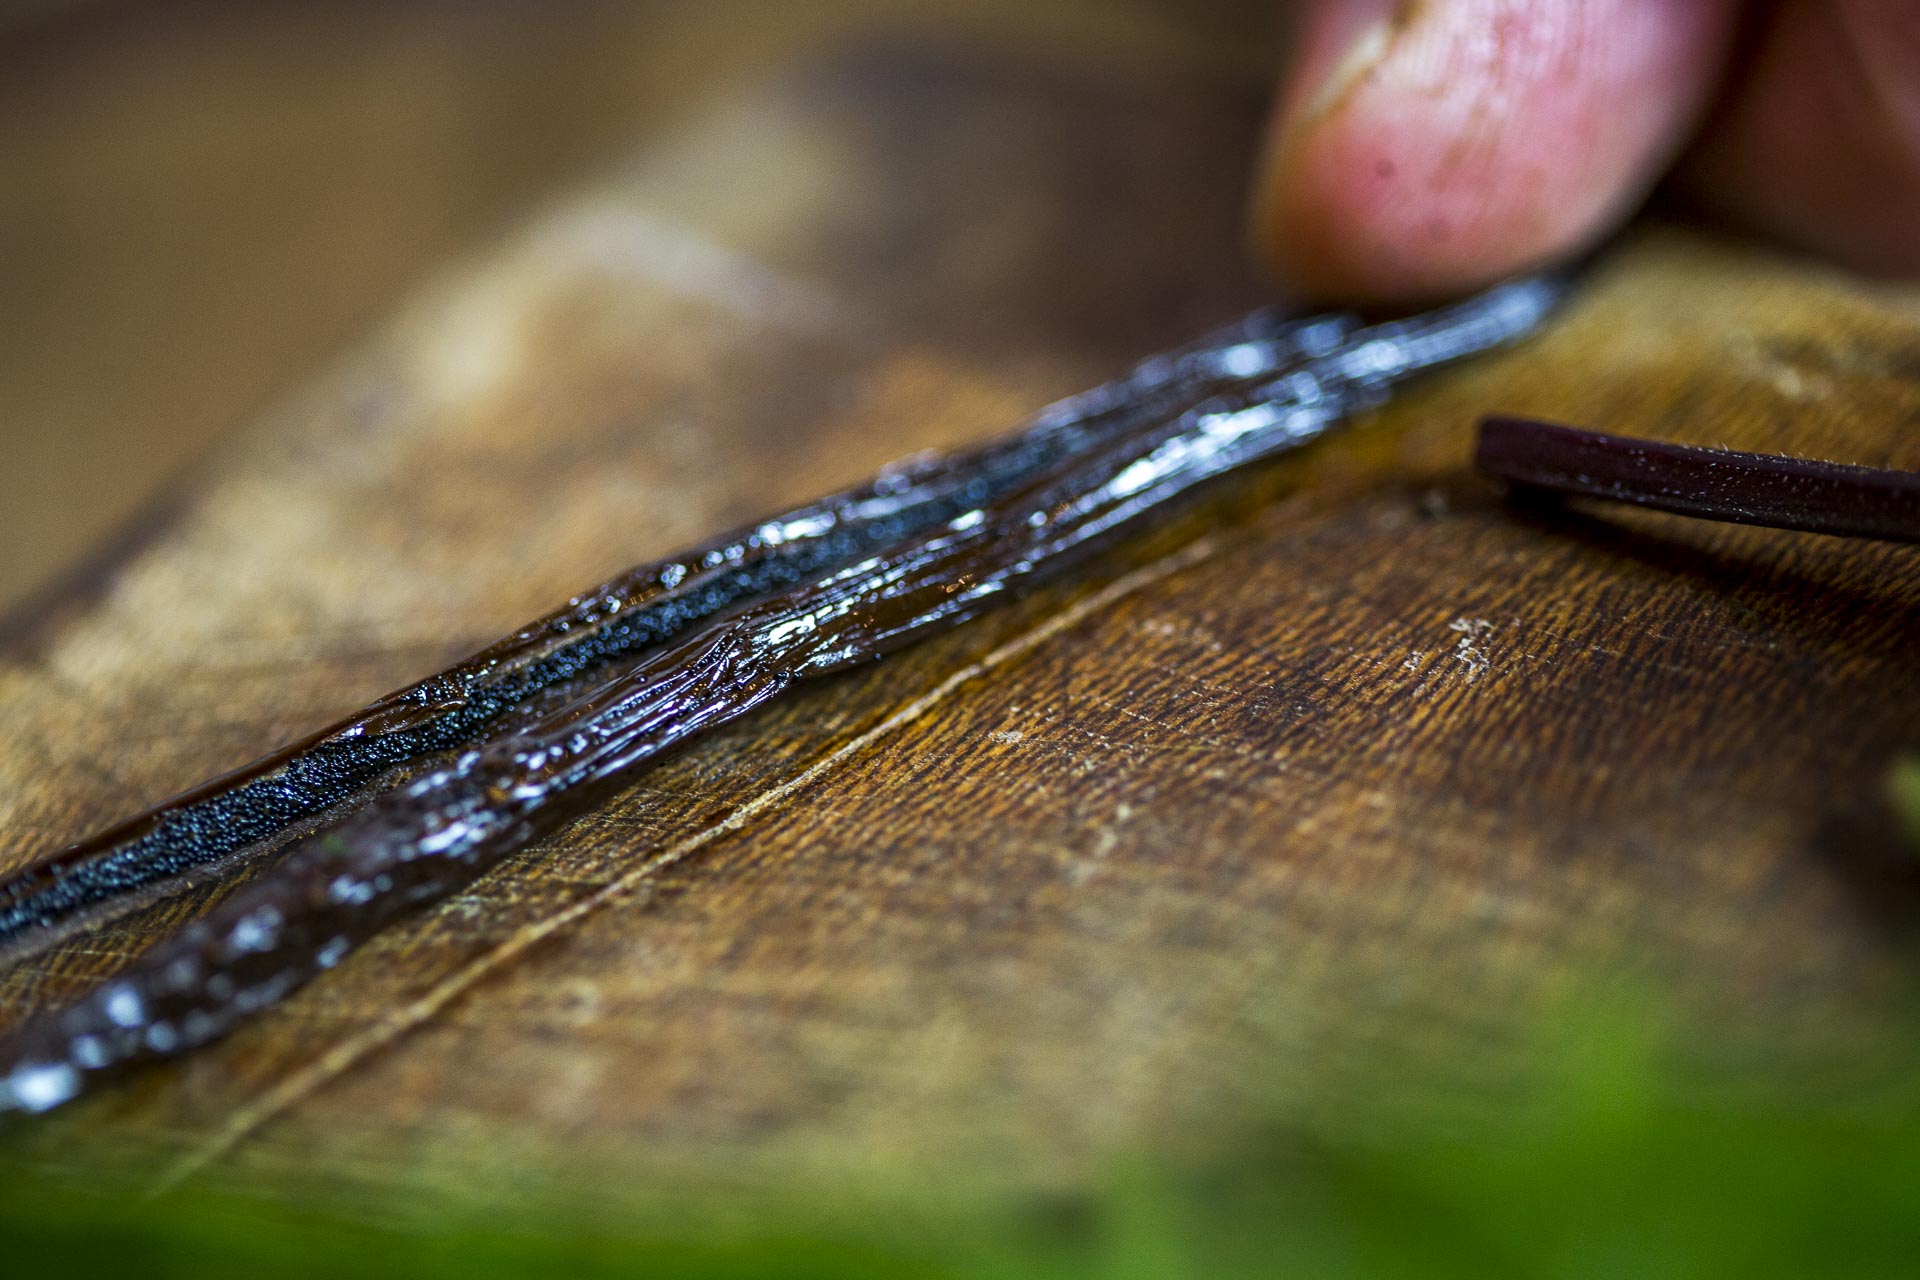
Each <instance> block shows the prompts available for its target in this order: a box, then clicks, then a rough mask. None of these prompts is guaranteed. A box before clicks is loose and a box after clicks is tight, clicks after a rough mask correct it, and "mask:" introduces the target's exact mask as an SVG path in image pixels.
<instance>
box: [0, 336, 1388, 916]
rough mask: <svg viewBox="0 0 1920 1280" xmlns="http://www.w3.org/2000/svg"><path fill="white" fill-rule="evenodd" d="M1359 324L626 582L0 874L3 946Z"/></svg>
mask: <svg viewBox="0 0 1920 1280" xmlns="http://www.w3.org/2000/svg"><path fill="white" fill-rule="evenodd" d="M1357 325H1358V321H1356V320H1354V319H1353V318H1351V317H1346V316H1331V317H1326V316H1323V317H1310V318H1307V319H1304V320H1292V319H1288V318H1286V317H1283V316H1281V315H1279V314H1278V313H1275V312H1256V313H1255V314H1254V315H1252V316H1249V317H1247V318H1245V319H1243V320H1241V321H1239V322H1238V323H1236V324H1235V325H1233V326H1230V327H1229V328H1226V329H1222V330H1220V331H1218V332H1216V333H1214V334H1211V335H1209V336H1208V337H1207V338H1205V339H1202V340H1201V341H1200V342H1199V343H1197V344H1195V345H1194V346H1192V347H1190V348H1187V349H1185V350H1182V351H1179V352H1175V353H1173V354H1171V355H1167V356H1161V357H1157V358H1155V359H1151V360H1148V361H1145V362H1143V363H1142V364H1140V365H1139V366H1137V367H1136V368H1134V369H1133V370H1132V371H1131V372H1130V373H1129V374H1128V375H1127V376H1125V377H1123V378H1120V379H1117V380H1115V381H1114V382H1111V383H1107V384H1104V385H1103V386H1101V387H1098V388H1095V389H1094V390H1093V391H1090V392H1085V393H1082V394H1080V395H1078V396H1074V397H1072V398H1070V399H1068V400H1064V401H1061V402H1060V403H1059V404H1056V405H1054V406H1052V407H1050V408H1048V409H1046V410H1043V411H1042V412H1041V413H1040V414H1039V415H1037V416H1036V417H1035V418H1034V420H1033V421H1032V422H1031V423H1030V424H1029V426H1028V427H1027V429H1025V430H1024V431H1021V432H1018V433H1015V434H1013V435H1011V436H1008V437H1006V438H1004V439H1001V440H999V441H996V442H993V443H991V444H988V445H986V446H984V447H982V448H979V449H976V450H973V451H971V452H969V453H967V454H965V455H962V456H958V457H937V458H936V457H929V458H920V459H909V460H907V461H906V462H904V463H901V464H899V465H897V466H895V467H893V468H890V469H888V470H887V471H886V472H884V473H883V474H881V475H880V476H879V477H878V478H877V479H876V480H874V481H873V482H872V483H871V484H868V485H865V486H862V487H859V488H855V489H850V490H847V491H845V492H843V493H839V494H835V495H833V496H831V497H828V498H824V499H821V500H820V501H818V502H813V503H809V504H807V505H806V506H803V507H799V508H797V509H795V510H792V511H788V512H785V513H783V514H781V515H778V516H773V517H771V518H769V519H766V520H762V521H759V522H756V523H755V524H753V525H751V526H749V527H747V528H744V529H740V530H736V531H734V532H732V533H728V534H725V535H722V536H721V537H719V538H716V539H714V540H712V541H710V542H708V543H706V544H704V545H703V546H700V547H697V548H695V549H693V550H691V551H688V552H684V553H682V554H680V555H676V556H673V557H670V558H669V559H666V560H662V561H659V562H657V563H653V564H646V565H641V566H639V567H637V568H635V569H631V570H629V571H628V572H626V573H624V574H622V575H621V576H619V577H618V578H615V579H612V580H611V581H608V582H605V583H602V584H600V585H599V586H598V587H595V588H594V589H593V590H591V591H587V592H584V593H582V594H581V595H579V596H576V597H575V598H574V599H572V600H570V601H568V602H567V603H566V605H564V606H562V607H561V608H560V609H559V610H557V611H555V612H554V613H551V614H549V615H547V616H546V617H544V618H541V619H539V620H538V621H536V622H533V623H531V624H529V625H527V626H525V627H522V628H521V629H519V630H518V631H516V632H515V633H513V634H512V635H510V636H508V637H506V638H505V639H503V640H501V641H499V642H498V643H496V644H494V645H492V646H490V647H489V648H487V649H485V650H483V651H481V652H480V653H477V654H475V655H474V656H473V657H471V658H468V659H466V660H464V661H462V662H460V663H458V664H456V665H455V666H453V667H452V668H450V669H448V670H446V671H443V672H440V673H438V674H436V675H434V676H430V677H428V678H427V679H425V680H422V681H420V682H418V683H416V684H414V685H411V686H409V687H407V688H405V689H402V690H400V691H398V692H396V693H392V694H389V695H388V696H386V697H384V698H382V699H380V700H379V701H377V702H375V703H374V704H373V705H371V706H369V707H367V708H366V709H365V710H363V711H361V712H358V713H356V714H355V715H353V716H351V717H349V718H348V719H346V720H344V721H341V722H340V723H338V724H335V725H333V726H331V727H329V728H327V729H323V730H321V731H320V732H319V733H316V734H314V735H312V736H311V737H308V738H306V739H304V740H302V741H300V742H296V743H294V744H292V745H291V746H288V747H285V748H282V749H281V750H279V751H276V752H274V753H273V754H271V755H269V756H267V757H265V758H263V759H261V760H258V761H255V762H254V763H252V764H250V765H247V766H246V767H244V768H242V769H240V770H237V771H235V772H233V773H229V774H227V775H225V776H223V777H221V778H218V779H215V780H214V781H212V782H210V783H207V784H205V785H203V786H201V787H197V788H195V789H194V790H192V791H188V792H186V793H184V794H182V795H180V796H177V797H175V798H173V799H171V800H168V801H166V802H165V803H163V804H161V805H159V806H157V807H156V808H154V809H151V810H149V811H147V812H146V813H143V814H141V815H139V816H138V817H135V818H133V819H130V820H128V821H126V822H123V823H121V824H119V825H117V826H115V827H113V828H111V829H110V830H107V831H104V832H101V833H99V834H98V835H95V836H93V837H91V838H89V839H87V840H85V841H82V842H80V843H78V844H75V845H71V846H69V847H67V848H65V849H63V850H60V851H59V852H58V853H56V854H54V855H52V856H50V857H47V858H43V859H41V860H39V861H36V862H34V863H31V864H29V865H27V866H25V867H23V868H21V869H20V870H18V871H16V872H13V873H12V874H10V875H8V876H6V877H5V878H4V879H0V946H6V945H7V944H9V943H13V942H17V941H19V940H21V939H22V938H23V937H25V936H27V935H30V934H32V933H34V932H36V931H42V932H44V931H45V930H47V929H48V928H49V927H51V926H55V925H58V924H60V923H62V922H64V921H66V920H68V919H71V918H73V917H75V916H76V915H78V914H80V913H83V912H87V911H89V910H91V909H95V908H99V907H102V906H103V905H108V904H112V903H114V902H116V901H124V900H126V899H128V898H130V897H132V896H134V895H136V894H138V893H139V892H140V891H141V890H144V889H147V888H148V886H153V885H156V884H159V883H161V882H164V881H167V880H169V879H172V878H174V877H177V876H178V875H180V874H182V873H184V872H187V871H191V870H193V869H195V868H199V867H203V866H206V865H208V864H211V863H215V862H218V861H220V860H221V859H223V858H227V857H229V856H231V855H234V854H236V853H237V852H239V851H241V850H244V849H245V848H247V847H248V846H250V845H253V844H256V843H259V842H261V841H265V840H269V839H272V838H274V837H276V836H278V835H280V834H282V833H283V832H285V831H286V830H288V828H290V827H292V826H294V825H295V824H297V823H299V822H301V821H303V820H305V819H308V818H311V817H313V816H314V815H316V814H319V813H321V812H322V811H324V810H325V809H327V808H328V807H330V806H332V805H335V804H337V803H340V802H341V801H343V800H346V799H348V798H349V797H351V796H353V795H355V794H356V793H357V792H358V791H359V790H361V789H362V788H364V787H365V786H367V785H368V784H370V783H372V782H375V781H377V780H378V779H379V777H380V776H381V775H383V774H384V773H386V772H387V771H388V770H390V769H392V768H394V767H396V766H399V765H403V764H407V763H410V762H414V761H418V760H421V759H423V758H426V757H430V756H432V755H435V754H439V753H446V752H451V751H457V750H460V749H463V748H467V747H471V746H474V745H476V744H478V743H479V742H482V741H484V740H485V739H486V737H487V736H488V734H489V733H490V731H491V730H492V728H493V726H494V725H495V724H496V723H498V722H499V721H500V720H501V719H502V718H503V716H505V715H506V713H508V712H510V711H513V710H515V709H516V708H519V707H523V706H525V705H527V704H528V703H529V702H531V701H533V700H534V699H535V698H538V697H540V696H542V695H544V694H547V693H549V692H550V691H552V690H555V689H557V688H561V687H563V686H565V685H567V684H568V683H570V682H574V681H577V680H579V679H581V678H582V677H583V676H588V675H590V673H591V672H593V671H594V670H596V669H598V668H602V667H604V666H605V665H606V664H608V663H609V662H611V661H615V660H618V659H623V658H626V657H630V656H631V655H634V654H637V653H641V652H644V651H645V650H646V649H648V648H650V647H652V646H654V645H658V644H661V643H663V642H665V641H667V640H669V639H671V638H672V637H674V636H676V635H680V634H683V633H685V632H686V631H687V630H689V629H690V628H692V627H694V626H697V625H699V624H700V623H701V622H703V621H704V620H706V619H708V618H711V617H713V616H714V615H716V614H718V613H720V612H721V611H723V610H725V609H728V608H732V607H734V606H737V605H739V604H741V603H744V602H746V601H748V600H753V599H758V598H761V597H764V596H766V595H768V594H771V593H773V592H776V591H780V590H784V589H786V588H789V587H791V586H793V585H794V584H796V583H798V582H801V581H804V580H805V579H806V578H808V577H811V576H814V575H817V574H820V573H823V572H827V571H830V570H832V569H833V568H835V567H838V566H840V565H843V564H846V563H848V562H849V561H851V560H853V559H855V558H858V557H860V556H864V555H867V554H870V553H871V552H873V551H875V550H877V549H878V548H880V547H883V546H886V545H888V544H890V543H893V542H896V541H898V540H899V539H901V538H904V537H909V536H912V535H913V534H914V533H916V532H919V531H921V530H924V529H929V528H933V527H935V526H937V525H939V524H940V523H942V522H944V521H946V520H948V519H950V518H952V517H953V516H954V515H955V514H957V513H959V512H961V511H965V510H970V509H972V508H974V507H977V506H978V505H979V504H980V503H982V502H985V501H988V500H989V499H991V498H993V497H994V496H995V495H997V494H1000V493H1003V492H1006V491H1007V490H1008V489H1009V488H1011V487H1014V486H1017V485H1019V484H1022V483H1025V482H1027V481H1028V480H1030V479H1032V478H1033V477H1034V476H1036V475H1039V474H1041V473H1042V472H1043V471H1045V470H1046V468H1048V467H1049V466H1052V465H1055V464H1056V463H1057V462H1058V461H1059V460H1060V459H1062V458H1064V457H1068V456H1071V455H1073V454H1076V453H1078V452H1081V451H1084V450H1086V449H1088V448H1091V447H1094V446H1095V445H1096V444H1097V443H1098V442H1099V441H1100V440H1102V439H1104V438H1107V437H1108V436H1111V435H1113V434H1114V433H1116V432H1122V431H1125V430H1127V429H1129V428H1130V427H1131V426H1133V425H1137V424H1138V423H1139V422H1141V421H1144V420H1147V419H1148V418H1150V417H1152V416H1153V415H1155V414H1165V413H1166V412H1168V411H1169V410H1170V409H1173V408H1177V407H1183V406H1185V405H1188V404H1191V403H1193V402H1194V401H1196V400H1198V399H1200V398H1201V397H1203V396H1205V395H1206V394H1209V393H1210V392H1211V391H1213V390H1214V389H1216V388H1218V387H1221V386H1224V385H1230V384H1232V383H1233V382H1235V381H1237V380H1239V381H1243V380H1245V379H1247V378H1249V377H1259V376H1271V375H1272V374H1273V373H1275V372H1277V371H1279V370H1281V369H1284V368H1286V367H1287V366H1288V365H1289V364H1290V363H1292V362H1295V361H1297V360H1299V359H1301V358H1304V357H1308V356H1311V355H1312V354H1314V353H1315V352H1317V351H1323V350H1326V349H1328V348H1330V347H1331V346H1332V345H1334V344H1336V343H1338V342H1339V341H1340V340H1341V339H1342V338H1343V337H1344V336H1346V335H1347V334H1349V333H1351V332H1352V330H1353V329H1354V328H1355V327H1357Z"/></svg>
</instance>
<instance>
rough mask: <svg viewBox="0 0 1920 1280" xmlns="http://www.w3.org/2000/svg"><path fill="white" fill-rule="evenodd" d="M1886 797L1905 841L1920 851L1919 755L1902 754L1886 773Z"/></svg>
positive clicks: (1915, 850)
mask: <svg viewBox="0 0 1920 1280" xmlns="http://www.w3.org/2000/svg"><path fill="white" fill-rule="evenodd" d="M1887 798H1888V799H1889V801H1890V802H1891V803H1892V805H1893V812H1894V816H1895V818H1896V819H1897V820H1898V821H1899V823H1900V829H1901V830H1902V831H1903V832H1904V833H1905V834H1906V837H1907V843H1908V844H1909V845H1910V846H1912V848H1913V850H1914V852H1915V853H1920V755H1909V756H1902V757H1901V758H1900V759H1899V760H1897V761H1895V762H1894V766H1893V771H1892V772H1891V773H1889V774H1888V775H1887Z"/></svg>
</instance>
